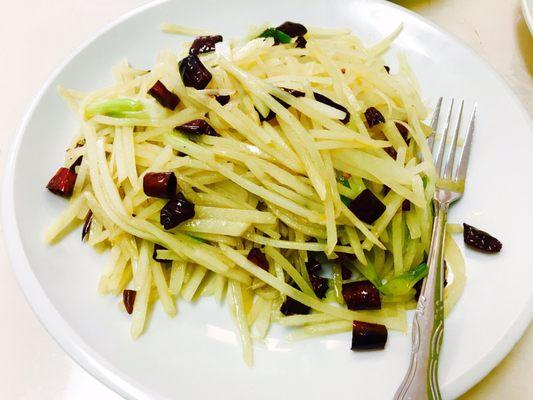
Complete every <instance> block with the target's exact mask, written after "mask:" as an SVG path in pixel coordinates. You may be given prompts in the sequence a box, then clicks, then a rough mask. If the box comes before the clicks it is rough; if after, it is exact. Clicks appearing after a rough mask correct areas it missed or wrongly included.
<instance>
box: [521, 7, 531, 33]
mask: <svg viewBox="0 0 533 400" xmlns="http://www.w3.org/2000/svg"><path fill="white" fill-rule="evenodd" d="M522 13H523V14H524V19H525V20H526V24H527V27H528V28H529V32H531V35H533V0H522Z"/></svg>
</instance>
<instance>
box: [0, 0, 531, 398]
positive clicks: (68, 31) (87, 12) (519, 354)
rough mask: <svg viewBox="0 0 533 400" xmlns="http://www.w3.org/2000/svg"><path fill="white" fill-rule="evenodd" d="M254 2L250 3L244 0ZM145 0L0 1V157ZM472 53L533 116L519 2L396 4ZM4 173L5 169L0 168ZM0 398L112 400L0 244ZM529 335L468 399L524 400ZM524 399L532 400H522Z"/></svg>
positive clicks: (527, 40)
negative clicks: (44, 316) (78, 54)
mask: <svg viewBox="0 0 533 400" xmlns="http://www.w3.org/2000/svg"><path fill="white" fill-rule="evenodd" d="M250 1H252V0H250ZM148 2H149V1H147V0H112V1H109V0H91V1H87V0H31V1H30V0H26V1H18V2H15V1H8V0H0V10H2V11H1V15H2V18H1V19H2V21H1V23H0V60H1V61H0V63H1V64H0V65H1V67H0V71H1V74H0V88H1V90H2V96H0V110H1V111H0V115H1V116H2V124H3V125H2V126H3V128H2V129H1V130H0V156H1V158H2V160H1V164H2V165H3V158H4V155H5V154H6V152H7V151H8V143H9V141H10V139H11V137H12V136H13V135H14V133H15V131H16V129H17V126H18V123H19V121H20V119H21V118H22V116H23V115H24V113H25V112H26V109H27V107H28V105H29V104H30V102H31V100H32V98H33V97H34V96H35V94H36V93H37V91H38V90H39V88H40V87H41V86H42V85H43V83H44V81H45V80H46V79H47V77H48V76H49V75H50V74H51V73H52V72H53V70H54V69H55V68H56V67H57V66H58V65H59V64H60V63H61V62H62V61H63V60H64V59H65V58H66V57H67V56H68V55H69V54H70V53H71V52H73V51H74V50H75V49H76V48H77V47H78V46H79V45H80V44H81V43H82V42H84V41H86V40H87V39H88V38H90V37H91V36H92V35H93V34H94V32H96V31H98V30H100V29H101V28H102V27H104V26H106V25H107V24H108V23H110V22H111V21H113V20H114V19H115V18H117V17H118V16H120V15H122V14H124V13H125V12H127V11H129V10H131V9H133V8H135V7H137V6H139V5H142V4H146V3H148ZM397 2H398V3H401V4H403V5H405V6H407V7H409V8H411V9H412V10H414V11H416V12H418V13H420V14H422V15H425V16H427V17H428V18H429V19H431V20H433V21H434V22H436V23H438V24H439V25H441V26H443V27H444V28H445V29H447V30H448V31H450V32H452V33H454V34H455V35H456V36H458V37H459V38H460V39H461V40H463V41H464V42H466V43H467V44H468V45H470V46H471V47H473V48H474V49H475V50H476V51H477V52H478V53H479V54H480V55H481V56H482V57H483V58H485V59H486V60H487V61H488V62H489V63H490V64H491V65H492V66H493V67H494V68H495V69H496V70H497V71H498V72H499V73H500V74H501V75H502V76H503V77H504V78H505V79H506V80H507V82H508V83H509V84H510V85H511V87H512V88H513V89H514V91H515V92H516V93H517V94H518V95H519V97H520V98H521V100H522V101H523V103H524V104H525V105H526V107H527V108H528V110H529V111H530V113H531V114H533V90H532V87H533V86H532V77H531V74H532V71H533V39H532V38H531V37H530V36H529V33H528V31H527V28H526V25H525V24H524V22H523V20H522V18H521V14H520V9H519V4H518V3H519V1H518V0H406V1H397ZM0 168H2V167H0ZM0 321H2V323H1V324H0V327H1V328H0V399H6V400H19V399H20V400H22V399H24V400H32V399H39V400H52V399H53V400H59V399H61V400H83V399H87V400H93V399H99V400H111V399H113V400H118V399H119V396H118V395H116V394H114V393H113V392H111V391H110V390H109V389H107V388H106V387H104V386H103V385H102V384H100V383H99V382H97V381H96V380H95V379H94V378H92V377H91V376H90V375H89V374H87V373H86V372H85V371H84V370H82V369H81V368H80V367H79V366H78V365H76V364H75V363H74V362H73V361H72V360H71V359H70V358H69V357H68V356H67V355H66V354H65V353H64V352H63V351H62V350H61V349H60V348H59V346H58V345H57V344H56V343H55V342H54V341H53V339H52V338H51V337H50V336H49V335H48V334H47V332H46V331H45V330H44V328H43V327H42V326H41V325H40V324H39V322H38V320H37V318H36V317H35V315H34V314H33V313H32V311H31V309H30V307H29V306H28V304H27V303H26V301H25V299H24V296H23V294H22V292H21V290H20V288H19V287H18V285H17V283H16V281H15V278H14V275H13V273H12V271H11V269H10V267H9V264H8V260H7V257H6V254H5V248H4V246H3V243H0ZM531 360H533V329H531V328H530V329H529V331H528V332H527V333H526V335H525V336H524V337H523V338H522V340H521V341H520V342H519V344H518V345H517V346H516V348H515V349H514V350H513V352H512V353H511V354H510V355H509V356H508V357H507V358H506V359H505V361H504V362H503V363H502V364H501V365H500V366H498V367H497V368H496V369H495V370H494V371H493V372H492V373H491V374H490V375H489V376H488V377H487V378H485V379H484V380H483V381H482V382H481V383H480V384H479V385H477V386H476V387H475V388H474V389H473V390H471V391H470V392H469V393H468V394H467V395H466V396H465V398H469V399H502V398H507V399H526V398H528V394H529V396H531V393H533V380H532V379H531V377H532V376H533V364H532V363H531ZM529 398H531V397H529Z"/></svg>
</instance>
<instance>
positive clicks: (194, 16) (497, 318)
mask: <svg viewBox="0 0 533 400" xmlns="http://www.w3.org/2000/svg"><path fill="white" fill-rule="evenodd" d="M285 20H295V21H300V22H303V23H304V24H309V25H316V26H326V27H350V28H353V31H354V32H355V33H356V34H358V35H360V36H361V37H362V38H363V39H364V41H365V42H366V43H372V42H375V41H377V40H378V39H380V38H381V37H383V36H384V35H386V34H387V33H389V32H391V31H392V30H393V29H394V28H395V27H396V26H397V25H398V24H399V23H400V22H403V23H404V27H405V28H404V31H403V33H402V34H401V36H400V37H399V39H398V40H397V41H396V43H395V44H394V47H393V50H392V52H391V55H390V60H391V63H390V64H391V66H392V67H393V70H394V68H395V63H394V61H392V60H393V57H392V55H393V54H394V53H395V52H397V51H399V50H400V51H403V52H405V53H406V54H407V56H408V59H409V61H410V62H411V64H412V66H413V68H414V70H415V71H416V74H417V76H418V78H419V80H420V86H421V90H422V93H423V96H424V98H426V99H427V100H428V101H430V102H434V101H435V99H436V98H437V97H438V96H441V95H442V96H447V97H458V98H464V99H465V100H466V102H467V105H468V107H469V108H470V107H471V106H472V105H473V103H474V102H478V111H479V113H478V116H479V118H478V121H479V122H478V125H477V132H476V136H475V139H474V148H473V155H472V161H471V167H470V171H469V182H468V185H467V191H466V194H465V197H464V199H463V200H461V201H460V203H459V204H457V205H456V206H454V208H453V211H452V214H451V220H452V221H454V220H455V221H467V222H469V223H471V224H473V225H475V226H479V227H480V228H484V229H486V230H488V231H489V232H492V233H494V234H495V235H496V236H497V237H499V238H500V239H501V240H502V241H503V243H504V247H503V251H502V253H500V254H499V255H495V256H493V255H484V254H479V253H474V252H472V251H469V250H467V251H466V252H465V254H466V258H467V264H468V265H467V275H468V281H467V285H466V289H465V292H464V295H463V297H462V298H461V300H460V301H459V303H458V304H457V307H456V309H455V310H454V311H453V313H452V314H451V315H450V317H449V318H448V319H447V321H446V331H445V336H444V345H443V350H442V357H441V363H440V365H441V369H440V377H441V384H442V389H443V394H444V396H445V397H446V398H455V397H457V396H458V395H460V394H461V393H463V392H465V391H466V390H467V389H468V388H470V387H471V386H472V385H474V384H475V383H476V382H477V381H478V380H480V379H481V378H482V377H483V376H484V375H485V374H487V373H488V372H489V371H490V370H491V369H492V368H493V367H494V366H495V365H496V364H497V363H498V362H499V361H500V360H501V359H502V358H503V357H504V356H505V355H506V354H507V352H508V351H509V350H510V349H511V347H512V346H513V344H514V343H515V342H516V341H517V340H518V338H519V337H520V335H521V334H522V332H523V331H524V329H525V328H526V326H527V325H528V323H529V322H530V320H531V316H532V310H533V307H532V306H533V303H532V288H533V268H532V267H533V265H532V262H531V256H530V253H529V250H530V248H531V237H530V231H531V227H532V226H533V213H531V212H530V210H529V207H530V203H531V198H532V197H533V189H532V185H531V171H533V158H532V157H531V149H532V148H533V135H532V131H531V122H530V120H529V117H528V116H527V115H526V113H525V112H524V110H523V109H522V107H521V106H520V104H519V102H518V101H517V100H516V98H515V96H514V95H513V94H512V93H511V91H510V90H509V89H508V88H507V87H506V86H505V84H504V83H503V81H502V80H501V79H500V78H499V77H498V76H497V75H496V74H495V73H494V72H493V71H492V70H491V69H490V68H489V67H488V66H487V65H485V64H484V63H483V62H482V61H481V60H480V59H479V58H478V57H477V56H476V55H475V54H474V53H473V52H472V51H471V50H469V49H467V48H466V47H464V46H463V45H461V44H460V43H458V42H457V41H456V40H455V39H454V38H452V37H450V35H448V34H446V33H445V32H443V31H442V30H440V29H439V28H437V27H435V26H434V25H431V24H430V23H428V22H426V21H425V20H423V19H422V18H420V17H419V16H417V15H415V14H412V13H410V12H408V11H406V10H404V9H402V8H400V7H397V6H395V5H393V4H391V3H387V2H384V1H370V0H368V1H355V0H317V1H313V2H310V1H306V0H293V1H286V0H268V1H261V2H260V1H255V2H252V1H246V0H232V1H224V2H222V1H219V0H196V1H193V2H185V1H183V2H163V3H161V2H158V3H156V4H152V5H149V6H147V7H144V8H141V9H138V10H136V11H134V12H133V13H130V14H129V15H127V16H126V17H124V18H122V19H120V20H119V21H117V22H116V23H115V24H113V25H112V26H111V27H110V28H109V29H107V30H106V31H104V32H103V33H101V34H100V35H98V36H97V37H96V38H95V39H94V40H92V41H91V42H89V43H88V44H87V45H85V46H84V47H82V48H81V50H79V51H78V52H77V53H76V54H75V55H74V56H73V57H72V58H71V59H69V60H68V61H67V62H66V63H65V64H64V65H63V66H62V67H61V68H60V69H59V71H58V72H57V74H56V75H55V76H53V77H52V78H51V79H50V81H49V82H48V83H47V84H46V85H45V87H44V89H43V90H42V92H41V93H40V94H39V96H38V97H37V98H36V100H35V101H34V103H33V105H32V107H31V109H30V111H29V112H28V114H27V116H26V118H25V120H24V122H23V124H22V126H21V129H20V131H19V132H18V135H17V136H16V140H15V143H14V145H13V147H12V149H11V153H10V155H9V160H8V164H7V168H6V176H5V182H4V187H3V189H4V190H3V223H4V230H5V235H6V239H7V244H8V250H9V254H10V256H11V260H12V263H13V267H14V269H15V272H16V274H17V276H18V279H19V280H20V283H21V285H22V287H23V290H24V292H25V293H26V296H27V297H28V300H29V301H30V303H31V304H32V306H33V308H34V310H35V312H36V313H37V315H38V316H39V318H40V319H41V321H42V322H43V324H44V325H45V326H46V328H47V329H48V330H49V331H50V333H51V334H52V335H53V336H54V337H55V338H56V340H57V341H58V342H59V343H60V344H61V346H62V347H63V348H64V349H65V350H66V351H67V352H68V353H69V354H70V355H71V356H72V357H73V358H74V359H76V360H77V361H78V362H79V363H80V364H81V365H82V366H83V367H84V368H86V369H87V370H88V371H89V372H90V373H92V374H93V375H94V376H96V377H97V378H98V379H100V380H101V381H103V382H104V383H106V384H107V385H109V386H110V387H111V388H113V389H115V390H116V391H117V392H119V393H121V394H123V395H124V396H125V397H127V398H131V399H168V398H202V399H203V398H221V397H223V398H235V399H244V398H254V399H272V398H277V399H301V398H306V399H308V400H309V399H323V398H324V397H326V396H327V397H331V398H341V396H342V398H347V397H350V398H359V397H360V398H365V399H385V398H391V397H392V394H393V393H394V391H395V389H396V387H397V386H398V384H399V383H400V381H401V378H402V376H403V374H404V372H405V370H406V367H407V363H408V358H409V350H410V336H409V335H404V334H401V333H394V332H393V333H391V335H390V339H389V342H388V343H387V347H386V350H385V351H381V352H379V351H378V352H369V353H353V352H351V351H350V350H349V347H350V335H349V334H345V335H336V336H332V337H327V338H322V339H317V340H312V341H304V342H297V343H287V342H285V341H284V340H283V337H284V336H285V334H286V332H285V331H284V330H283V329H281V328H276V329H274V330H273V332H272V333H271V335H270V339H269V340H267V342H266V344H264V345H263V344H259V345H257V346H256V349H255V365H254V367H253V368H248V367H246V366H245V365H244V363H243V361H242V359H241V354H240V346H239V344H238V341H237V337H236V335H235V329H234V326H233V322H232V321H231V319H230V317H229V315H228V312H227V310H226V308H219V307H218V306H216V305H215V304H214V303H212V302H211V301H209V300H204V301H201V302H200V303H199V304H196V305H193V306H188V305H185V304H183V303H180V304H179V311H178V316H177V317H176V318H175V319H172V320H169V319H167V318H166V316H165V315H164V314H163V312H162V310H161V309H160V308H159V307H156V308H155V311H154V313H153V315H152V316H151V317H150V319H149V323H148V329H147V332H146V333H145V335H144V336H142V338H141V339H140V340H138V341H137V342H133V341H132V340H131V339H130V337H129V320H130V318H129V317H128V316H127V315H126V314H125V313H124V312H121V311H120V310H119V308H118V304H119V299H114V298H109V297H101V296H98V295H97V294H96V286H97V282H98V277H99V273H100V271H101V269H102V267H103V263H104V261H105V257H104V256H102V255H97V254H95V253H94V252H93V251H92V249H91V248H90V247H89V246H85V245H83V244H82V243H81V242H80V237H79V232H77V231H76V232H75V233H74V234H72V235H70V236H69V237H67V238H66V240H64V241H62V242H61V243H59V244H57V245H56V246H54V247H48V246H46V245H44V244H43V242H42V233H43V231H44V229H45V227H46V226H47V225H48V224H49V223H50V222H51V221H52V220H53V218H54V217H55V216H57V215H58V214H59V213H60V212H61V210H62V209H63V208H64V205H65V201H64V200H63V199H61V198H58V197H56V196H52V195H50V193H49V192H48V191H47V190H45V189H44V186H45V184H46V182H47V181H48V179H49V177H50V176H51V175H52V174H53V173H54V172H55V170H56V168H57V167H58V165H60V164H61V161H62V159H63V155H64V150H65V146H66V145H67V143H69V141H70V140H71V138H72V136H73V135H74V133H75V132H76V126H77V123H76V121H75V118H74V117H73V116H72V115H71V113H70V112H69V110H68V108H67V106H66V104H64V103H63V101H62V100H61V99H60V98H59V96H58V95H57V94H56V91H55V88H56V86H57V85H58V84H62V85H64V86H67V87H72V88H76V89H79V90H94V89H96V88H100V87H102V86H104V85H106V84H108V83H111V67H112V66H113V65H114V64H116V63H117V62H118V61H120V60H121V59H124V58H126V59H128V60H129V61H130V62H131V64H132V65H134V66H137V67H145V68H149V66H150V65H151V64H152V63H153V61H154V60H155V57H156V54H157V53H158V51H159V50H161V49H163V48H167V47H170V48H176V49H177V48H178V46H179V42H180V40H183V38H180V37H176V36H171V35H165V34H162V33H161V32H159V29H158V27H159V24H160V23H161V22H163V21H170V22H176V23H179V24H186V25H190V26H196V27H202V28H207V29H210V30H212V31H214V32H220V33H222V34H223V35H225V36H228V37H230V36H237V35H242V34H243V33H245V32H246V31H247V28H248V26H249V25H252V24H260V23H263V22H265V21H271V22H272V24H277V23H281V22H283V21H285Z"/></svg>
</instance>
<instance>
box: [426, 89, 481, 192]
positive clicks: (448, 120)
mask: <svg viewBox="0 0 533 400" xmlns="http://www.w3.org/2000/svg"><path fill="white" fill-rule="evenodd" d="M442 106H443V98H442V97H441V98H439V100H438V102H437V105H436V107H435V112H434V114H433V118H432V120H431V123H430V125H431V129H432V130H433V135H432V140H431V141H430V147H431V152H432V153H433V156H434V157H435V160H434V161H435V169H436V171H437V174H438V176H439V177H440V178H441V179H443V180H447V181H456V182H458V181H462V180H464V179H465V178H466V171H467V168H468V159H469V157H470V149H471V147H472V136H473V133H474V127H475V121H476V109H477V104H475V105H474V107H473V110H472V115H471V117H470V121H469V123H468V128H467V131H466V134H465V136H464V140H463V144H462V145H461V144H460V143H459V141H458V138H459V133H460V130H461V125H462V119H463V109H464V100H461V104H460V106H459V107H458V108H459V111H457V106H456V105H455V100H454V99H451V100H450V103H449V107H448V112H447V115H446V117H445V119H444V121H443V122H442V123H443V124H444V125H443V127H442V129H441V131H440V132H441V133H440V135H438V134H437V132H438V127H439V122H440V119H441V118H440V117H441V114H442V112H441V110H442ZM454 114H456V116H455V118H454V123H453V125H454V127H455V129H454V130H453V133H452V134H451V137H450V138H449V136H450V135H449V132H450V129H451V126H452V115H454ZM448 143H449V146H447V144H448ZM446 147H448V152H447V155H446V160H445V161H444V158H445V157H444V154H445V149H446ZM459 152H460V156H459V159H458V162H457V165H456V166H455V164H456V163H455V159H456V154H457V153H459ZM454 166H455V170H454ZM454 172H455V173H454Z"/></svg>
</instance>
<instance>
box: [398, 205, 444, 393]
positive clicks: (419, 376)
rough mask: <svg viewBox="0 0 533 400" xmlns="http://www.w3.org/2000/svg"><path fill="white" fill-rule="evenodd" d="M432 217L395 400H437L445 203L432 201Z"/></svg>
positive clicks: (441, 323)
mask: <svg viewBox="0 0 533 400" xmlns="http://www.w3.org/2000/svg"><path fill="white" fill-rule="evenodd" d="M434 205H435V210H436V215H435V219H434V223H433V234H432V239H431V245H430V248H429V255H428V266H429V274H428V276H427V278H426V279H425V281H424V284H423V286H422V292H421V293H420V298H419V299H418V305H417V308H416V312H415V316H414V320H413V332H412V349H411V361H410V364H409V369H408V371H407V374H406V375H405V377H404V379H403V381H402V384H401V385H400V387H399V388H398V390H397V391H396V394H395V395H394V399H395V400H425V399H431V400H439V399H441V394H440V390H439V383H438V365H439V353H440V347H441V344H442V333H443V328H444V304H443V297H442V294H443V281H444V265H443V264H444V239H445V233H446V220H447V217H448V206H449V204H448V203H440V202H438V201H437V200H434Z"/></svg>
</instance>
